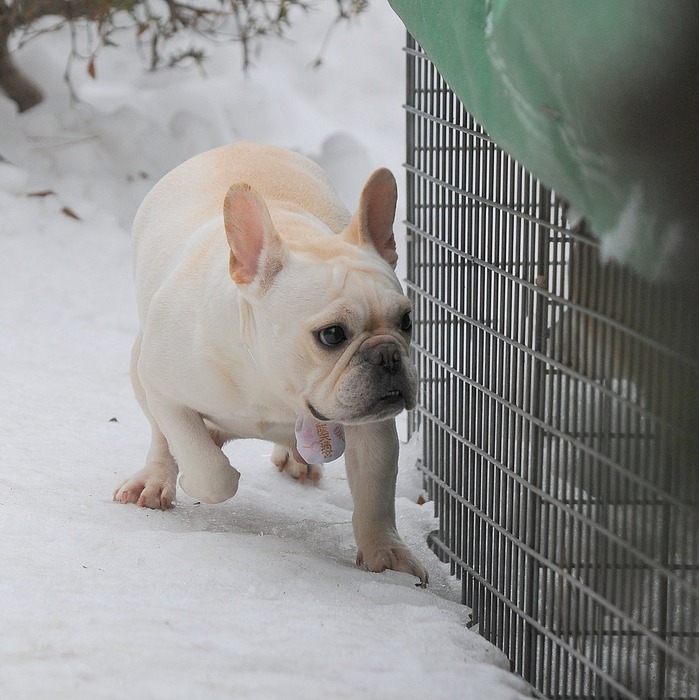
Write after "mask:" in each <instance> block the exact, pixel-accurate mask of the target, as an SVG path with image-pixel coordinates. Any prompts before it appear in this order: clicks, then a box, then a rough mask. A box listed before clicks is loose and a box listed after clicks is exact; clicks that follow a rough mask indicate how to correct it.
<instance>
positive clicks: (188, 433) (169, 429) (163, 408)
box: [148, 396, 240, 503]
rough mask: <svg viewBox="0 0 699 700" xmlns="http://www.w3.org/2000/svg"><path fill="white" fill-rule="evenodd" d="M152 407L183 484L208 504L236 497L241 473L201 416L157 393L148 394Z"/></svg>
mask: <svg viewBox="0 0 699 700" xmlns="http://www.w3.org/2000/svg"><path fill="white" fill-rule="evenodd" d="M148 407H149V408H150V411H151V413H152V414H153V418H154V419H155V421H156V422H157V424H158V427H159V428H160V430H161V431H162V433H163V435H164V436H165V437H166V439H167V442H168V446H169V448H170V452H171V453H172V455H173V457H174V458H175V461H176V462H177V465H178V467H179V470H180V486H181V487H182V488H183V489H184V490H185V491H186V492H187V493H188V494H189V495H190V496H192V498H197V499H199V500H200V501H203V502H204V503H221V502H222V501H225V500H227V499H229V498H232V497H233V496H235V493H236V491H237V490H238V480H239V479H240V472H239V471H238V470H237V469H235V468H234V467H232V466H231V463H230V462H229V461H228V458H227V457H226V455H224V454H223V452H222V451H221V449H220V448H219V447H218V445H217V444H216V443H215V442H214V440H213V439H212V437H211V434H210V433H209V430H208V428H207V427H206V425H204V421H203V420H202V418H201V416H200V415H199V414H198V413H197V412H196V411H194V410H192V409H191V408H187V407H185V406H180V405H177V404H172V403H170V402H169V401H167V400H166V399H160V398H155V397H153V396H148Z"/></svg>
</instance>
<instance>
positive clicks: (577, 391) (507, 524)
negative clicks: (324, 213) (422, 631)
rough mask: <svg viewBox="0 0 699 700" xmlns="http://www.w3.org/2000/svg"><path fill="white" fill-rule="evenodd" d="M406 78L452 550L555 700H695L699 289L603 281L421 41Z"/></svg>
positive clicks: (435, 465)
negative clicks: (446, 80)
mask: <svg viewBox="0 0 699 700" xmlns="http://www.w3.org/2000/svg"><path fill="white" fill-rule="evenodd" d="M407 57H408V64H407V66H408V69H407V105H406V111H407V165H406V168H407V183H408V214H407V229H408V288H409V293H410V294H411V296H412V299H413V302H414V305H415V317H416V322H415V342H414V349H415V357H416V361H417V364H418V369H419V373H420V376H421V377H422V387H421V397H420V402H419V406H418V408H417V410H416V411H415V412H414V414H413V415H412V417H411V430H412V431H419V432H420V433H421V435H422V440H423V445H424V450H423V459H422V461H421V469H422V471H423V473H424V477H425V482H426V485H427V488H428V490H429V494H430V496H431V498H432V500H433V501H434V504H435V509H436V514H437V516H438V518H439V530H438V531H437V532H435V533H433V535H432V538H431V543H432V546H433V548H434V549H435V551H436V552H437V553H438V554H439V556H440V557H441V558H442V559H443V561H446V562H449V563H450V564H451V568H452V572H453V573H454V574H455V575H456V576H458V577H459V578H460V579H461V582H462V590H463V602H464V603H465V604H467V605H468V606H469V607H470V608H471V609H472V619H473V624H474V625H477V628H478V630H479V631H480V632H481V634H483V635H484V636H486V637H487V638H488V639H490V640H491V641H492V642H493V643H494V644H496V645H497V646H498V647H500V648H501V649H502V650H503V651H504V652H505V653H506V654H507V656H508V657H509V658H510V660H511V662H512V667H513V670H514V671H516V672H517V673H519V674H521V675H522V676H523V677H524V678H526V679H527V680H528V681H529V682H530V683H532V685H533V686H534V687H535V688H536V689H537V692H538V693H539V694H540V695H541V696H542V697H551V698H696V697H697V696H698V695H699V680H698V675H699V674H698V668H697V667H698V658H699V489H698V486H697V484H698V480H697V472H699V457H697V455H699V440H698V439H697V433H698V431H697V427H699V426H697V425H696V418H697V411H696V403H697V396H698V395H699V393H698V392H699V360H698V353H697V347H699V345H698V341H699V312H698V309H699V303H697V295H696V290H693V289H692V288H691V287H687V288H680V287H673V288H663V287H660V286H657V285H652V284H650V283H648V282H646V281H644V280H641V279H639V278H638V277H637V276H635V275H634V274H633V273H632V272H631V271H630V270H628V269H626V268H624V267H622V266H619V265H616V264H613V263H605V262H603V261H602V260H601V259H600V254H599V249H598V243H597V241H596V240H595V239H594V237H592V236H591V235H589V233H588V232H587V231H586V230H585V227H584V222H581V223H578V224H577V225H573V223H572V222H571V218H570V216H569V213H568V211H567V207H566V204H565V203H564V202H563V201H561V200H560V199H559V198H558V197H557V196H556V193H555V192H552V191H551V190H548V189H546V187H544V186H543V185H542V184H541V183H540V182H539V181H537V180H536V179H535V178H534V177H532V176H531V175H530V174H529V173H528V172H527V171H526V170H524V169H523V168H522V167H521V166H520V165H519V164H518V163H516V162H515V161H514V160H512V159H511V158H510V157H509V156H508V155H507V154H506V153H504V152H503V151H502V150H500V149H499V148H498V147H497V146H496V145H495V144H494V143H493V141H492V140H491V139H489V138H488V136H487V134H485V133H484V131H483V129H482V128H481V127H480V126H479V125H478V124H477V123H476V122H475V121H474V120H473V118H472V117H471V116H470V115H469V114H468V113H467V112H466V111H465V109H464V108H463V106H462V105H461V104H460V102H459V101H458V99H457V98H456V97H455V96H454V94H453V93H452V92H451V91H450V90H449V88H448V87H447V85H446V84H445V83H444V81H443V79H442V78H441V76H440V75H439V73H438V72H437V70H436V69H435V67H434V66H433V65H432V64H431V63H430V61H429V60H428V59H427V57H426V56H425V55H424V53H423V52H422V51H421V49H420V48H419V46H417V45H416V44H415V42H414V41H413V40H412V39H411V38H409V40H408V47H407ZM698 262H699V261H698Z"/></svg>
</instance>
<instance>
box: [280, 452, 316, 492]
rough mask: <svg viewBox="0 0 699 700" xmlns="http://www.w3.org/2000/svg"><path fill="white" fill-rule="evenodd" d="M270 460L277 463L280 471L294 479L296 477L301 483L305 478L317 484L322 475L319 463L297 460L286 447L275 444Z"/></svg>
mask: <svg viewBox="0 0 699 700" xmlns="http://www.w3.org/2000/svg"><path fill="white" fill-rule="evenodd" d="M272 462H274V464H276V465H277V469H279V471H280V472H286V473H287V474H289V475H290V476H292V477H293V478H294V479H298V480H299V481H300V482H301V483H302V484H304V483H305V482H306V479H310V480H311V482H312V483H313V484H317V483H318V482H319V481H320V478H321V477H322V476H323V467H321V466H320V464H306V462H299V461H298V460H297V459H296V458H295V457H294V456H293V455H292V454H291V453H290V452H289V450H288V449H287V448H286V447H282V446H281V445H275V446H274V450H273V452H272Z"/></svg>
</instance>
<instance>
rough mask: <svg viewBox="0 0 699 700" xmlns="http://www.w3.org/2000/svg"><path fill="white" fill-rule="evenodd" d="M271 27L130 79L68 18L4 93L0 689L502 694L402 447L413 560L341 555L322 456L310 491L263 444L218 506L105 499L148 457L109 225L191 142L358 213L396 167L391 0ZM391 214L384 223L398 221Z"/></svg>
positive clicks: (242, 455) (401, 501) (120, 261)
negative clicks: (68, 63) (247, 147)
mask: <svg viewBox="0 0 699 700" xmlns="http://www.w3.org/2000/svg"><path fill="white" fill-rule="evenodd" d="M333 4H334V3H330V2H326V3H325V5H324V9H323V11H320V12H317V13H316V14H314V15H311V16H310V17H308V18H307V19H305V20H303V21H302V22H301V23H299V24H298V25H297V27H296V28H295V29H294V30H293V31H292V32H291V35H290V36H291V40H289V41H285V42H277V43H268V44H267V45H266V46H265V48H264V50H263V53H262V55H261V57H260V58H259V59H258V60H257V64H258V66H257V68H255V69H254V70H253V71H252V72H251V73H250V74H249V75H247V76H245V75H243V74H242V73H241V72H240V70H239V66H240V56H239V49H238V48H237V47H220V48H218V49H217V50H216V51H215V52H214V53H212V55H211V58H210V60H209V61H208V62H207V64H206V66H205V70H206V77H204V78H202V76H201V74H200V72H199V71H198V70H196V69H194V68H191V69H176V70H174V71H170V72H162V73H155V74H152V73H146V72H144V70H143V69H142V66H141V64H140V63H139V61H138V59H137V57H136V52H135V51H134V50H133V49H132V48H129V47H128V42H127V40H126V39H124V41H125V46H126V48H125V50H124V49H122V50H112V51H106V52H104V53H103V54H102V55H101V58H100V60H99V61H98V63H97V79H96V80H92V79H91V78H90V77H89V76H88V75H87V72H86V71H83V70H82V69H81V68H80V66H79V65H78V67H77V68H76V70H75V75H74V78H75V88H76V90H77V92H78V94H79V95H80V97H81V99H82V102H81V103H80V104H76V105H71V104H70V101H69V97H68V93H67V91H66V89H65V87H64V85H63V83H62V82H61V75H62V72H63V69H64V65H65V56H66V54H67V36H66V34H55V35H49V36H46V37H45V38H44V39H43V40H41V41H39V42H36V43H33V44H28V45H27V46H26V47H25V48H23V49H22V51H21V62H22V65H23V67H24V68H25V69H26V70H27V71H28V72H29V73H30V74H32V75H34V76H35V77H36V79H37V80H38V81H39V82H40V83H41V84H42V86H43V87H44V89H45V91H46V93H47V99H46V101H45V102H44V103H43V104H42V105H40V106H39V107H37V108H35V109H34V110H32V111H30V112H28V113H26V114H23V115H18V114H16V112H15V109H14V105H13V104H12V103H11V102H10V101H9V100H7V99H5V98H4V97H2V96H0V156H2V162H0V396H1V397H2V401H1V402H0V533H1V535H0V556H1V563H0V606H1V609H2V614H1V618H0V619H1V620H2V633H1V634H0V697H2V698H12V699H20V698H48V697H51V698H71V699H72V698H98V699H103V698H124V697H128V698H168V699H176V698H187V699H189V698H247V697H249V698H262V699H263V700H264V699H266V698H270V699H275V698H282V697H283V698H290V699H293V698H299V699H301V698H303V699H304V700H315V699H320V698H323V699H325V698H333V699H334V698H380V699H383V698H423V697H429V698H459V699H469V698H473V699H477V698H478V699H480V698H486V697H487V698H488V700H497V699H499V698H513V697H520V694H521V693H526V689H525V688H524V686H523V684H522V683H521V682H520V681H519V680H517V679H516V678H514V677H513V676H511V675H510V674H508V673H507V672H506V671H504V670H503V668H504V667H506V662H505V660H504V658H503V657H502V656H501V655H500V654H499V652H497V651H496V650H495V649H494V648H492V647H491V646H489V645H488V644H487V643H486V642H485V641H483V640H482V639H481V638H480V637H478V636H477V635H476V634H474V633H472V632H470V631H468V630H467V629H466V627H465V625H464V623H465V621H466V619H467V613H468V611H467V610H466V609H465V608H463V607H462V606H460V605H458V604H457V603H456V602H454V601H455V600H456V599H457V597H458V594H457V588H456V586H455V584H454V582H453V581H452V580H451V579H450V577H449V572H448V570H447V568H446V567H445V566H443V565H442V564H440V563H439V562H438V560H437V559H436V558H435V557H434V556H433V555H432V554H431V553H430V551H429V550H428V548H427V546H426V545H425V537H426V535H427V533H428V532H429V531H430V530H431V529H433V528H434V527H435V521H434V519H433V517H432V506H431V504H427V505H423V506H420V505H418V504H417V500H418V497H419V495H420V493H421V488H420V479H419V477H418V475H417V473H416V471H415V469H414V465H415V459H416V454H417V449H418V447H417V446H416V445H414V444H410V445H407V446H405V448H404V449H403V454H402V458H401V473H400V479H399V488H398V492H399V493H398V496H399V497H398V502H397V512H398V519H399V529H400V531H401V532H402V534H403V536H404V538H405V539H406V541H407V542H408V544H409V545H410V546H411V547H412V548H413V550H414V551H416V552H417V554H418V555H419V556H420V558H421V560H422V561H423V562H424V564H425V565H426V566H427V567H428V569H429V572H430V582H431V583H430V587H429V588H428V589H427V590H421V589H419V588H416V587H415V585H414V584H415V580H414V579H412V578H411V577H409V576H406V575H404V574H398V573H394V572H389V573H386V574H372V573H368V572H365V571H362V570H359V569H357V568H356V567H355V566H354V540H353V536H352V530H351V523H350V518H351V499H350V496H349V490H348V487H347V483H346V479H345V475H344V468H343V465H342V463H341V462H338V463H334V464H331V465H327V466H326V469H325V476H324V479H323V480H322V482H321V484H320V485H319V486H318V487H317V488H316V487H312V486H310V485H306V486H302V485H300V484H298V483H295V482H293V481H292V480H291V479H290V478H288V477H286V476H284V475H280V474H279V473H278V472H277V470H276V468H275V467H274V466H273V465H272V464H271V462H270V460H269V455H270V446H269V445H267V444H265V443H261V442H255V441H249V442H242V443H238V444H234V445H231V446H230V448H227V451H228V453H229V454H230V456H231V460H232V461H233V463H234V464H235V465H236V467H237V468H238V469H239V470H240V471H241V472H242V478H241V485H240V490H239V492H238V494H237V495H236V497H235V498H234V499H232V500H231V501H229V502H227V503H224V504H222V505H218V506H205V505H200V504H198V503H196V502H195V501H193V500H192V499H188V498H187V497H186V496H184V495H183V494H182V493H181V492H180V494H179V497H180V500H179V502H178V505H177V507H176V508H175V509H173V510H171V511H168V512H165V513H163V512H154V511H149V510H145V509H140V508H137V507H135V506H122V505H120V504H116V503H113V502H112V493H113V490H114V488H115V487H116V486H117V485H118V483H119V481H120V479H121V478H122V477H124V476H127V475H129V474H130V473H132V472H133V471H135V470H136V469H138V468H140V466H141V465H142V462H143V459H144V456H145V453H146V449H147V445H148V437H149V436H148V426H147V423H146V420H145V419H144V418H143V416H142V415H141V413H140V410H139V408H138V406H137V405H136V402H135V400H134V398H133V396H132V391H131V386H130V383H129V378H128V360H129V351H130V345H131V342H132V338H133V336H134V334H135V332H136V325H137V320H136V312H135V307H134V299H133V292H132V288H131V272H130V261H129V236H128V228H129V225H130V221H131V219H132V217H133V214H134V212H135V209H136V207H137V206H138V203H139V202H140V199H141V198H142V196H143V195H144V194H145V192H146V191H147V190H148V189H149V187H150V186H152V184H153V183H154V182H155V180H157V179H158V178H159V177H160V176H161V175H162V174H164V173H165V172H166V171H167V170H168V169H170V168H171V167H172V166H174V165H176V164H177V163H179V162H180V161H181V160H183V159H185V158H186V157H188V156H190V155H193V154H194V153H196V152H198V151H201V150H204V149H206V148H209V147H213V146H216V145H219V144H221V143H225V142H228V141H231V140H234V139H238V138H248V139H252V140H259V141H264V142H268V143H275V144H279V145H283V146H288V147H292V148H296V149H298V150H300V151H302V152H304V153H305V154H307V155H311V156H313V157H314V158H316V159H317V160H318V161H319V162H320V163H321V164H322V165H323V166H324V167H325V168H326V169H327V170H328V172H329V173H330V175H331V177H332V178H333V179H334V181H335V183H336V185H337V187H338V189H339V191H340V193H341V194H342V196H343V197H344V198H345V200H346V202H347V204H348V205H349V206H350V207H351V208H353V207H354V206H355V204H356V200H357V197H358V192H359V189H360V187H361V185H362V183H363V181H364V179H365V178H366V176H367V175H368V173H369V172H370V171H371V170H372V169H373V168H375V167H378V166H380V165H387V166H389V167H391V168H392V169H393V170H394V172H396V173H397V175H398V177H399V182H402V179H403V178H402V175H401V173H400V165H401V162H402V159H403V139H404V136H403V134H404V130H403V118H404V117H403V113H402V110H401V104H402V100H403V92H404V84H403V56H402V52H401V46H402V44H403V39H404V33H403V28H402V26H401V24H400V22H399V21H398V20H397V19H396V17H395V16H394V15H393V14H392V12H391V10H390V8H389V7H388V4H387V3H383V2H381V0H373V2H372V3H371V5H372V6H371V9H370V11H369V12H368V13H367V14H366V15H365V16H363V17H362V18H361V20H360V21H358V22H357V23H355V24H354V25H352V26H351V27H347V26H340V27H338V28H337V29H336V30H335V31H334V33H333V36H332V41H331V42H330V43H329V45H328V47H327V49H326V50H325V52H324V55H323V63H322V65H321V66H320V68H318V69H313V68H311V67H310V64H311V63H312V62H313V60H314V58H316V57H317V55H318V52H319V51H320V48H321V45H322V42H323V37H324V33H325V30H326V28H327V26H328V23H329V21H330V16H331V13H332V5H333ZM399 228H400V227H399Z"/></svg>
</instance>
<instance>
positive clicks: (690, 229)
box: [389, 0, 699, 279]
mask: <svg viewBox="0 0 699 700" xmlns="http://www.w3.org/2000/svg"><path fill="white" fill-rule="evenodd" d="M389 2H390V4H391V6H392V7H393V9H394V11H395V12H396V13H397V14H398V16H399V17H400V18H401V19H402V20H403V22H404V24H405V25H406V27H407V28H408V30H409V31H410V32H411V34H412V35H413V36H414V37H415V38H416V39H417V41H418V42H419V44H420V45H421V46H422V48H423V49H424V50H425V52H426V53H427V55H428V56H429V57H430V58H431V60H432V61H433V62H434V63H435V65H436V66H437V68H438V69H439V71H440V73H441V74H442V75H443V76H444V78H445V80H446V81H447V83H448V84H449V86H450V87H451V88H452V89H453V90H454V92H455V93H456V94H457V95H458V96H459V98H460V99H461V101H462V102H463V103H464V105H465V106H466V108H467V109H468V110H469V111H470V112H471V113H472V114H473V115H474V116H475V118H476V119H477V120H478V121H479V122H480V123H481V124H482V125H483V126H484V128H485V129H486V130H487V131H488V133H489V135H490V136H491V137H492V138H493V139H494V140H495V141H496V142H497V143H498V144H499V145H500V146H501V147H502V148H504V149H505V150H506V151H507V152H508V153H510V154H511V155H512V156H513V157H515V158H516V159H517V160H519V161H520V162H521V163H522V164H523V165H524V166H525V167H526V168H528V169H529V170H530V171H531V172H532V173H533V174H534V175H536V176H537V177H538V178H539V179H541V180H542V181H543V182H545V183H546V184H547V185H548V186H549V187H551V188H553V189H554V190H555V191H556V192H557V193H558V194H560V195H561V196H562V197H564V198H565V199H567V200H568V201H569V202H570V204H571V206H572V207H573V209H574V210H575V211H577V212H578V213H579V214H580V215H583V216H585V217H586V218H587V220H588V221H589V223H590V226H591V228H592V230H593V231H594V232H595V234H596V235H598V236H599V237H600V238H601V239H602V242H603V250H606V251H607V252H608V253H609V254H611V255H613V256H614V257H616V258H617V259H620V260H621V261H622V262H627V263H629V264H631V265H632V266H633V267H635V268H636V269H637V270H638V271H640V272H641V273H643V274H644V275H646V276H648V277H651V278H665V279H678V278H684V277H687V276H694V275H695V274H696V270H697V266H698V265H699V259H698V258H699V2H695V0H665V1H660V0H656V1H654V2H651V1H649V0H389Z"/></svg>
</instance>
